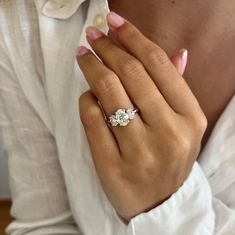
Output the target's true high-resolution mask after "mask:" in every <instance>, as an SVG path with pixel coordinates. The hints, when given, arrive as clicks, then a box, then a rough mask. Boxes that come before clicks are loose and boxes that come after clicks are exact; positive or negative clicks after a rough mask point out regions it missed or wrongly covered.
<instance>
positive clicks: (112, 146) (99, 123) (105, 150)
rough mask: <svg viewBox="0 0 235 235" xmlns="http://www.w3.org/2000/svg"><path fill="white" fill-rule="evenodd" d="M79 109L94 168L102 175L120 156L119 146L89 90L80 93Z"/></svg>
mask: <svg viewBox="0 0 235 235" xmlns="http://www.w3.org/2000/svg"><path fill="white" fill-rule="evenodd" d="M79 111H80V118H81V121H82V123H83V126H84V130H85V132H86V136H87V139H88V142H89V145H90V149H91V153H92V157H93V161H94V164H95V167H96V170H97V171H98V172H99V173H100V174H101V175H102V174H104V173H105V172H106V171H107V169H112V165H113V164H115V165H116V163H117V161H118V160H119V158H120V153H119V147H118V145H117V142H116V140H115V138H114V136H113V134H112V132H111V130H110V128H109V127H108V125H107V123H106V121H105V117H104V115H103V112H102V109H101V107H100V105H99V104H98V101H97V99H96V97H95V96H94V95H93V94H92V92H91V91H87V92H85V93H84V94H82V95H81V97H80V99H79Z"/></svg>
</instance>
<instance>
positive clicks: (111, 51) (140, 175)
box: [77, 13, 207, 221]
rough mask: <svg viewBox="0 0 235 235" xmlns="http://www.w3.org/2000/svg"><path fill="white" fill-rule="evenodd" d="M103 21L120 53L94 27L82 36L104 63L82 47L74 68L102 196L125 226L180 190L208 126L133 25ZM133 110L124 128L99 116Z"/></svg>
mask: <svg viewBox="0 0 235 235" xmlns="http://www.w3.org/2000/svg"><path fill="white" fill-rule="evenodd" d="M107 19H108V22H109V27H110V30H112V33H113V35H114V37H115V38H116V40H117V41H118V42H119V43H120V45H122V46H123V48H124V49H121V48H120V47H119V46H117V45H116V44H115V43H114V42H113V41H112V40H111V39H110V38H109V37H108V36H106V35H104V34H103V33H102V32H100V31H97V29H95V28H94V27H89V28H88V29H87V40H88V42H89V43H90V45H91V47H92V48H93V49H94V51H95V53H96V54H97V55H98V57H99V58H100V59H101V61H100V60H99V59H97V57H96V56H95V55H94V54H93V53H92V52H91V51H90V50H88V49H86V48H85V47H80V48H79V49H78V56H77V61H78V64H79V66H80V68H81V70H82V71H83V73H84V76H85V78H86V79H87V81H88V83H89V85H90V87H91V92H90V91H88V92H86V93H84V94H83V95H82V96H81V97H80V116H81V120H82V123H83V125H84V129H85V132H86V135H87V138H88V141H89V145H90V149H91V152H92V156H93V161H94V164H95V167H96V170H97V173H98V175H99V177H100V180H101V183H102V186H103V189H104V192H105V193H106V195H107V197H108V199H109V200H110V202H111V203H112V205H113V207H114V208H115V209H116V211H117V213H118V214H119V215H120V216H121V217H122V218H124V219H125V220H126V221H129V220H130V219H131V218H132V217H134V216H135V215H137V214H139V213H141V212H145V211H148V210H150V209H152V208H154V207H156V206H157V205H159V204H161V203H162V202H164V201H165V200H167V199H168V198H169V197H170V196H171V195H172V194H173V193H174V192H176V191H177V190H178V189H179V187H180V186H181V185H182V184H183V182H184V181H185V179H186V178H187V177H188V175H189V173H190V171H191V169H192V165H193V163H194V162H195V160H196V158H197V156H198V153H199V150H200V143H201V139H202V136H203V134H204V131H205V129H206V126H207V120H206V118H205V115H204V114H203V112H202V110H201V108H200V106H199V104H198V102H197V100H196V98H195V97H194V95H193V94H192V92H191V90H190V89H189V87H188V86H187V84H186V82H185V80H184V79H182V76H181V75H180V73H179V72H178V71H177V69H176V68H175V66H174V65H173V64H172V62H171V60H170V59H169V58H168V56H167V55H166V53H165V52H164V51H163V50H162V49H161V48H160V47H159V46H158V45H156V44H155V43H153V42H152V41H150V40H149V39H147V38H146V37H145V36H144V35H143V34H142V33H141V32H139V31H138V30H137V28H135V27H134V26H133V25H132V24H131V23H130V22H128V21H126V20H124V19H122V18H120V17H116V18H115V14H114V13H109V15H108V17H107ZM173 60H174V61H177V59H175V58H174V59H173ZM176 64H177V63H176ZM179 69H180V68H179ZM181 69H182V66H181ZM133 106H134V107H137V108H138V109H139V110H140V113H139V115H137V116H136V117H135V119H134V120H132V121H131V122H130V123H129V124H128V125H127V126H126V127H111V128H110V127H109V126H108V125H107V123H106V122H105V118H104V115H103V114H105V116H106V117H107V116H110V115H112V114H113V113H114V112H115V111H116V110H117V109H119V108H129V107H133Z"/></svg>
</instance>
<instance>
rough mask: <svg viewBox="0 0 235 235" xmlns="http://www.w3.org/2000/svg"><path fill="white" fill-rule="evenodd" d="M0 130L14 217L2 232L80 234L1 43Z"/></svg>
mask: <svg viewBox="0 0 235 235" xmlns="http://www.w3.org/2000/svg"><path fill="white" fill-rule="evenodd" d="M0 127H1V132H2V134H3V142H4V150H5V152H6V156H7V159H8V165H9V174H10V177H9V178H10V188H11V194H12V195H11V196H12V203H13V204H12V208H11V215H12V217H13V218H14V221H13V222H12V223H11V224H10V225H9V226H8V228H7V229H6V232H7V234H10V235H16V234H17V235H23V234H24V235H39V234H40V235H48V234H50V235H53V234H56V235H58V234H64V235H65V234H66V235H69V234H77V235H78V234H81V233H80V232H79V229H78V228H77V226H76V224H75V222H74V220H73V217H72V214H71V212H70V208H69V203H68V199H67V194H66V188H65V183H64V178H63V173H62V169H61V166H60V162H59V159H58V153H57V147H56V141H55V139H54V137H53V135H52V134H51V133H50V132H49V130H48V129H47V127H46V126H45V124H44V123H43V122H42V120H41V119H40V117H39V116H38V114H37V113H36V112H35V110H34V109H33V107H32V106H31V105H30V103H29V102H28V101H27V99H26V98H25V96H24V93H23V91H22V90H21V87H20V85H19V83H18V81H17V79H16V76H15V74H14V71H13V69H12V67H11V63H10V61H9V60H8V58H7V56H6V54H4V50H3V47H1V45H0Z"/></svg>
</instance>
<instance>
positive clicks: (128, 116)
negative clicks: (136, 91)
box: [108, 108, 139, 126]
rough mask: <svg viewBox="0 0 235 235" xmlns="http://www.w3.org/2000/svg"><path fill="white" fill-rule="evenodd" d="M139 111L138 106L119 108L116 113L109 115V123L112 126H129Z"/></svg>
mask: <svg viewBox="0 0 235 235" xmlns="http://www.w3.org/2000/svg"><path fill="white" fill-rule="evenodd" d="M138 111H139V110H138V109H137V108H128V109H118V110H117V111H116V112H115V114H113V115H111V116H110V117H108V123H109V124H110V125H111V126H127V125H128V124H129V122H130V121H131V120H133V119H134V118H135V115H136V114H137V113H138Z"/></svg>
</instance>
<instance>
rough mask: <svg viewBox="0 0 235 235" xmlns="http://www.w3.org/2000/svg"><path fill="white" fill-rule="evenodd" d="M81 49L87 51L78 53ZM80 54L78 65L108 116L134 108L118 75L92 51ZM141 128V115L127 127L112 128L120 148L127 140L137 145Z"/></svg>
mask: <svg viewBox="0 0 235 235" xmlns="http://www.w3.org/2000/svg"><path fill="white" fill-rule="evenodd" d="M81 49H83V50H85V47H80V48H79V50H78V52H79V51H80V52H81ZM80 52H79V53H78V57H77V61H78V64H79V66H80V68H81V70H82V72H83V74H84V76H85V78H86V79H87V81H88V83H89V85H90V87H91V90H92V92H93V93H94V94H95V96H96V97H97V99H98V100H99V101H100V103H101V106H102V108H103V109H104V112H105V114H106V116H107V117H109V116H110V115H112V114H114V112H115V111H116V110H117V109H120V108H130V107H133V104H132V102H131V100H130V99H129V97H128V95H127V94H126V91H125V89H124V88H123V86H122V84H121V83H120V80H119V78H118V77H117V76H116V74H115V73H114V72H113V71H111V70H109V69H108V68H107V67H106V66H105V65H104V64H102V62H101V61H99V60H98V59H97V57H96V56H95V55H94V54H93V53H92V52H91V51H90V50H87V49H86V52H84V53H83V55H81V54H80ZM140 128H143V122H142V120H141V118H140V116H139V115H136V117H135V119H134V120H131V122H130V123H129V124H128V125H127V126H125V127H112V130H113V132H114V134H115V136H116V138H117V141H118V143H119V145H120V148H122V147H123V145H124V143H123V142H125V141H123V140H124V139H125V138H129V139H131V141H130V143H132V142H133V144H136V141H137V140H138V138H139V136H138V134H137V132H138V130H139V129H140Z"/></svg>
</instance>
